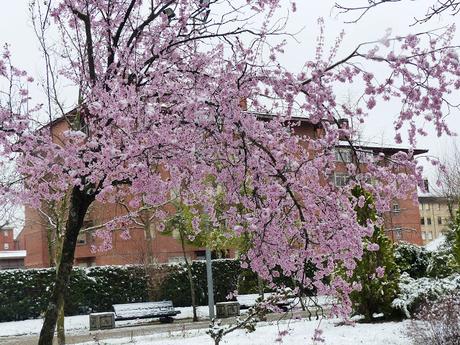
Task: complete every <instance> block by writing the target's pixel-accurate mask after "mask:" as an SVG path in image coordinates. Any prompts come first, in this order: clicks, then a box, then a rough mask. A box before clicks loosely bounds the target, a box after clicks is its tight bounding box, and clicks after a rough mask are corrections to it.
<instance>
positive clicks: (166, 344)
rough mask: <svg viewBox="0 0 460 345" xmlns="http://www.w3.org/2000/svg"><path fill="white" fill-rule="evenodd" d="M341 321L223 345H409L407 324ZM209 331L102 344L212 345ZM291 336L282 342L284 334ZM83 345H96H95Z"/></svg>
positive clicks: (239, 335)
mask: <svg viewBox="0 0 460 345" xmlns="http://www.w3.org/2000/svg"><path fill="white" fill-rule="evenodd" d="M337 322H338V320H323V321H321V322H319V321H306V320H292V321H291V322H283V323H280V324H276V323H260V324H259V325H258V326H257V329H256V331H255V332H254V333H249V334H248V333H245V332H244V331H242V330H237V331H235V332H233V333H230V334H228V335H227V336H226V337H224V339H223V340H222V342H221V344H222V345H248V344H249V345H268V344H280V342H279V341H280V340H282V343H281V344H283V345H299V344H302V345H313V344H326V345H355V344H366V345H409V344H410V340H409V339H407V338H406V336H405V335H404V332H405V328H406V326H407V322H387V323H377V324H356V325H354V326H336V323H337ZM318 326H319V327H320V329H321V330H322V331H323V333H322V334H321V336H322V337H323V338H324V340H325V342H324V343H323V342H316V343H315V342H314V341H313V340H312V337H313V334H314V333H315V329H316V328H318ZM205 331H206V330H203V329H201V330H192V331H183V332H168V333H157V334H152V335H147V336H140V337H134V338H119V339H104V340H99V343H98V344H99V345H124V344H136V345H150V344H161V345H208V344H209V345H212V344H213V341H212V339H211V338H210V337H209V335H207V334H205ZM285 331H287V334H286V335H285V336H283V337H282V338H280V336H279V334H280V332H285ZM80 345H95V342H87V343H81V344H80Z"/></svg>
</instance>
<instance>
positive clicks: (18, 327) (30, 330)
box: [0, 307, 209, 337]
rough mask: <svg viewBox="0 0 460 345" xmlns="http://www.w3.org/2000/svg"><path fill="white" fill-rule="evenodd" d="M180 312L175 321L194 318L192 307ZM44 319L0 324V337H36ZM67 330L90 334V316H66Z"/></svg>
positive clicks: (204, 312) (204, 310) (204, 311)
mask: <svg viewBox="0 0 460 345" xmlns="http://www.w3.org/2000/svg"><path fill="white" fill-rule="evenodd" d="M175 309H176V310H180V311H181V313H180V314H179V315H177V316H176V317H175V319H188V318H190V319H191V318H192V317H193V311H192V308H191V307H184V308H175ZM197 309H198V310H197V314H198V318H207V317H208V315H209V312H208V307H198V308H197ZM157 320H158V318H152V319H137V320H126V321H117V322H116V326H117V327H124V326H132V325H137V326H141V325H143V324H146V323H149V322H152V321H157ZM42 323H43V319H33V320H24V321H13V322H1V323H0V337H11V336H20V335H36V334H40V329H41V327H42ZM65 329H66V333H68V334H81V333H87V332H89V316H88V315H77V316H66V318H65Z"/></svg>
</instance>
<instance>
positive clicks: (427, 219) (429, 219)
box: [426, 217, 431, 225]
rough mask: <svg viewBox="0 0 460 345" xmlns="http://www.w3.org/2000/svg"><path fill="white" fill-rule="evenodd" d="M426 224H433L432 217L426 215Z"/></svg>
mask: <svg viewBox="0 0 460 345" xmlns="http://www.w3.org/2000/svg"><path fill="white" fill-rule="evenodd" d="M426 225H431V218H430V217H426Z"/></svg>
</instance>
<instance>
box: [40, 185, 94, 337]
mask: <svg viewBox="0 0 460 345" xmlns="http://www.w3.org/2000/svg"><path fill="white" fill-rule="evenodd" d="M94 197H95V195H94V194H90V195H88V194H86V192H85V191H81V190H80V189H79V188H78V187H74V188H73V189H72V194H71V196H70V207H69V216H68V217H67V223H66V230H65V235H64V241H63V243H62V252H61V255H60V260H59V261H60V262H59V268H58V271H57V274H56V281H55V284H54V288H53V292H52V294H51V297H50V300H49V302H48V308H47V309H46V313H45V320H44V321H43V326H42V329H41V332H40V338H39V340H38V345H52V343H53V337H54V330H55V328H56V322H57V318H58V312H59V300H60V299H62V300H64V296H65V292H66V289H67V286H68V284H69V280H70V273H71V271H72V266H73V260H74V255H75V247H76V245H77V237H78V233H79V232H80V229H81V227H82V225H83V219H84V218H85V215H86V212H87V211H88V207H89V206H90V205H91V203H92V202H93V201H94Z"/></svg>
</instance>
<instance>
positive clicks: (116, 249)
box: [20, 122, 422, 267]
mask: <svg viewBox="0 0 460 345" xmlns="http://www.w3.org/2000/svg"><path fill="white" fill-rule="evenodd" d="M66 128H67V126H66V124H65V122H59V123H57V124H55V125H54V127H53V134H54V141H55V142H59V141H60V139H61V133H62V131H64V130H65V129H66ZM295 133H296V134H298V135H305V136H308V137H317V136H320V135H321V131H319V130H317V129H315V127H314V126H313V125H311V124H309V123H306V122H303V124H302V126H300V127H297V128H295ZM337 170H338V171H342V170H344V167H343V166H340V165H338V167H337ZM398 202H399V204H400V208H401V212H400V213H399V214H396V213H389V214H387V215H385V221H386V228H387V229H394V228H397V227H401V228H403V229H405V230H404V231H402V233H401V238H399V237H398V238H397V235H396V232H394V231H389V232H388V235H389V237H390V238H392V239H393V240H395V241H398V240H405V241H408V242H412V243H416V244H422V239H421V230H420V224H419V220H420V213H419V209H418V206H417V205H414V204H413V202H412V200H399V201H398ZM124 212H125V211H124V209H123V208H122V207H121V206H119V205H113V204H101V203H99V202H95V203H94V205H93V206H92V207H91V209H90V212H89V214H88V217H87V219H88V220H91V221H92V222H93V224H94V225H100V224H104V223H105V222H107V221H109V220H111V219H113V218H114V217H116V216H120V215H123V214H124ZM25 218H26V221H25V226H24V229H23V232H22V234H21V239H20V242H21V243H22V245H23V246H24V247H23V248H21V249H26V250H27V257H26V259H25V265H26V267H47V266H49V257H48V249H47V238H46V227H45V226H44V224H43V221H42V219H41V217H40V214H39V213H38V212H37V211H36V210H33V209H31V208H29V207H26V210H25ZM407 229H411V230H410V231H409V230H407ZM130 237H131V238H130V239H128V240H124V239H122V238H120V233H119V232H115V233H113V234H112V241H113V248H112V249H111V250H108V251H105V252H102V251H96V252H94V251H93V250H91V249H92V246H98V245H100V244H101V240H100V239H98V238H96V237H95V236H93V235H92V234H90V233H88V234H87V235H86V243H85V244H80V245H77V248H76V253H75V263H76V264H82V265H114V264H115V265H122V264H134V263H142V262H144V261H145V259H146V255H147V241H146V239H145V235H144V231H143V229H139V228H138V229H131V231H130ZM186 250H187V255H188V256H189V257H191V258H195V251H197V250H203V248H195V247H192V246H187V248H186ZM152 252H153V255H154V257H155V258H156V259H157V260H158V262H168V260H169V259H171V258H174V257H181V256H182V248H181V245H180V243H179V241H178V240H176V239H174V238H172V237H171V236H164V235H162V234H160V233H156V234H155V238H154V240H153V241H152ZM232 253H233V255H234V252H233V251H232Z"/></svg>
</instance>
